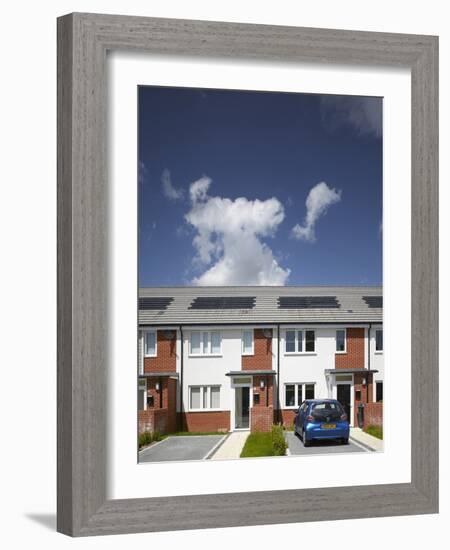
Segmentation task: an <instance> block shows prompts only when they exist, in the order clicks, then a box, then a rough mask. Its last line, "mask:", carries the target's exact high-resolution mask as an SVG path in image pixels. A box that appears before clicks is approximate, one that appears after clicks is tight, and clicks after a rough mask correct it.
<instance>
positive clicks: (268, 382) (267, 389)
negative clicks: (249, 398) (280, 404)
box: [253, 375, 273, 407]
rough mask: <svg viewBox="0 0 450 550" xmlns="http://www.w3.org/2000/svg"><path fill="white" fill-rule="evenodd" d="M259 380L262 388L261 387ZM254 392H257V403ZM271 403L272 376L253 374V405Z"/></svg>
mask: <svg viewBox="0 0 450 550" xmlns="http://www.w3.org/2000/svg"><path fill="white" fill-rule="evenodd" d="M261 380H263V381H264V388H261ZM255 394H259V404H256V403H255ZM270 405H273V376H264V375H263V376H257V375H255V376H253V407H268V406H270Z"/></svg>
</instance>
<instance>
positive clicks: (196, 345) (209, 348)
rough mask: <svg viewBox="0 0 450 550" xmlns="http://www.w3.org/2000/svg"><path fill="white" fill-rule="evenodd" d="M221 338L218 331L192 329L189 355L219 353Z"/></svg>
mask: <svg viewBox="0 0 450 550" xmlns="http://www.w3.org/2000/svg"><path fill="white" fill-rule="evenodd" d="M221 347H222V338H221V335H220V332H218V331H212V332H211V331H192V332H191V345H190V355H220V354H221Z"/></svg>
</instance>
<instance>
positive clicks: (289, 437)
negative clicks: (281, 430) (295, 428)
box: [285, 432, 369, 456]
mask: <svg viewBox="0 0 450 550" xmlns="http://www.w3.org/2000/svg"><path fill="white" fill-rule="evenodd" d="M285 433H286V441H287V444H288V446H289V453H290V454H291V455H293V456H300V455H303V456H305V455H318V454H319V455H326V454H338V453H367V452H369V450H368V449H365V448H364V447H361V446H359V445H357V444H355V443H353V442H352V441H350V443H349V444H348V445H342V444H341V443H340V442H339V441H333V440H322V441H313V442H312V443H311V446H310V447H304V446H303V442H302V440H301V439H300V438H299V437H298V436H297V435H295V434H294V432H285Z"/></svg>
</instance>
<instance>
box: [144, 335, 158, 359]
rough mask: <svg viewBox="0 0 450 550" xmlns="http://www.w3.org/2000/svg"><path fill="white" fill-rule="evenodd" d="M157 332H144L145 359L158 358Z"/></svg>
mask: <svg viewBox="0 0 450 550" xmlns="http://www.w3.org/2000/svg"><path fill="white" fill-rule="evenodd" d="M156 345H157V344H156V330H147V331H145V332H144V355H145V357H156Z"/></svg>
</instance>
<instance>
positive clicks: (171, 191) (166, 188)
mask: <svg viewBox="0 0 450 550" xmlns="http://www.w3.org/2000/svg"><path fill="white" fill-rule="evenodd" d="M161 182H162V189H163V193H164V195H165V196H166V197H167V198H168V199H170V200H174V201H176V200H179V199H182V198H183V195H184V190H183V189H182V188H179V189H176V188H175V187H174V186H173V184H172V178H171V177H170V171H169V170H167V168H166V169H165V170H164V171H163V173H162V175H161Z"/></svg>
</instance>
